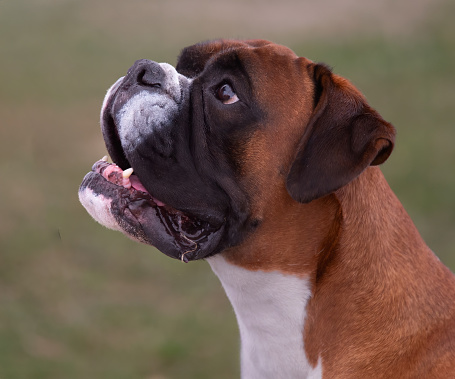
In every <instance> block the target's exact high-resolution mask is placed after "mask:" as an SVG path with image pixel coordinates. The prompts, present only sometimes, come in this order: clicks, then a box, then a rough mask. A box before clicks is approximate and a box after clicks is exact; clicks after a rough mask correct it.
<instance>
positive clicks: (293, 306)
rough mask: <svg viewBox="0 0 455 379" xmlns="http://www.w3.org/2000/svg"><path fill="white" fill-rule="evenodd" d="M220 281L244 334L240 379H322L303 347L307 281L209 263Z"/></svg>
mask: <svg viewBox="0 0 455 379" xmlns="http://www.w3.org/2000/svg"><path fill="white" fill-rule="evenodd" d="M208 262H209V264H210V266H211V267H212V269H213V271H214V272H215V274H216V275H217V276H218V278H219V279H220V280H221V283H222V284H223V287H224V289H225V291H226V294H227V296H228V298H229V300H230V301H231V304H232V306H233V308H234V311H235V314H236V316H237V322H238V325H239V329H240V337H241V341H242V345H241V371H242V378H248V379H267V378H270V379H272V378H306V377H311V376H308V375H309V374H310V373H312V375H313V377H314V378H317V377H320V376H317V375H316V372H317V371H318V370H319V371H320V366H318V367H316V368H314V369H313V367H311V366H310V365H309V363H308V360H307V359H306V356H305V349H304V346H303V329H304V322H305V318H306V311H305V310H306V305H307V303H308V300H309V298H310V296H311V285H310V281H309V279H308V278H301V277H298V276H293V275H285V274H282V273H280V272H263V271H250V270H247V269H244V268H242V267H239V266H236V265H233V264H231V263H229V262H228V261H227V260H226V259H225V258H224V257H223V256H222V255H217V256H214V257H212V258H209V259H208Z"/></svg>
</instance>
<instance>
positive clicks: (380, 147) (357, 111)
mask: <svg viewBox="0 0 455 379" xmlns="http://www.w3.org/2000/svg"><path fill="white" fill-rule="evenodd" d="M314 82H315V91H314V93H315V104H316V105H315V108H314V111H313V115H312V116H311V119H310V122H309V124H308V126H307V128H306V130H305V134H304V136H303V137H302V140H301V142H300V145H299V148H298V150H297V154H296V157H295V160H294V162H293V164H292V165H291V169H290V171H289V174H288V177H287V181H286V187H287V190H288V192H289V194H290V195H291V196H292V198H293V199H294V200H297V201H299V202H302V203H307V202H310V201H312V200H314V199H317V198H319V197H322V196H324V195H327V194H329V193H331V192H333V191H336V190H337V189H338V188H341V187H342V186H344V185H346V184H347V183H349V182H350V181H351V180H353V179H354V178H356V177H357V176H358V175H360V174H361V173H362V171H363V170H365V169H366V168H367V167H368V166H369V165H378V164H381V163H383V162H384V161H385V160H386V159H387V158H388V157H389V155H390V153H391V152H392V149H393V144H394V140H395V128H394V127H393V126H392V125H391V124H389V123H388V122H386V121H384V119H383V118H382V117H381V116H380V115H379V114H378V113H377V112H376V111H375V110H374V109H372V108H370V107H369V105H368V104H367V103H366V101H365V99H364V97H363V96H362V95H361V94H360V92H359V91H358V90H357V89H356V88H355V87H354V86H353V85H352V84H350V83H349V82H348V81H347V80H345V79H343V78H341V77H339V76H337V75H334V74H332V72H331V71H330V69H329V68H327V67H326V66H324V65H321V64H317V65H315V66H314Z"/></svg>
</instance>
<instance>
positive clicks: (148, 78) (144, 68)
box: [136, 60, 165, 88]
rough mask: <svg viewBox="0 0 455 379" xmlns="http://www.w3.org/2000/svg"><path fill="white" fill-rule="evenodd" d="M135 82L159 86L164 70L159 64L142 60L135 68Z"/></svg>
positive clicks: (161, 82)
mask: <svg viewBox="0 0 455 379" xmlns="http://www.w3.org/2000/svg"><path fill="white" fill-rule="evenodd" d="M136 73H137V76H136V80H137V83H139V84H142V85H144V86H148V87H154V88H161V87H162V86H163V84H164V80H165V72H164V70H163V69H162V68H161V66H160V65H159V64H158V63H156V62H152V61H145V60H142V61H141V62H140V64H138V65H137V68H136Z"/></svg>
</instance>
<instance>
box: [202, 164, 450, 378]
mask: <svg viewBox="0 0 455 379" xmlns="http://www.w3.org/2000/svg"><path fill="white" fill-rule="evenodd" d="M365 193H367V194H368V196H364V195H363V194H365ZM281 208H285V211H284V212H283V209H280V210H277V212H276V213H275V212H274V211H273V209H272V210H271V214H269V215H268V217H264V222H263V224H262V225H261V229H260V230H258V231H257V232H256V233H254V234H253V235H252V236H251V238H249V239H248V240H247V241H245V243H243V244H242V247H241V249H240V248H232V249H229V250H227V251H225V252H223V253H222V254H220V255H218V256H215V257H212V258H210V259H209V260H208V261H209V263H210V265H211V267H212V269H213V271H214V272H215V273H216V275H217V276H218V277H219V279H220V280H221V283H222V285H223V287H224V289H225V291H226V293H227V296H228V297H229V299H230V301H231V303H232V305H233V308H234V311H235V313H236V316H237V321H238V324H239V329H240V334H241V341H242V347H241V357H242V359H241V361H242V377H244V378H278V377H289V378H292V377H302V378H306V377H309V378H316V377H321V375H322V374H321V372H322V371H323V372H324V374H328V375H329V377H330V375H331V374H332V373H336V371H331V370H335V369H334V366H333V365H334V364H335V363H334V362H337V361H338V360H339V359H340V357H344V358H342V360H349V361H350V362H349V364H348V365H347V366H346V367H355V366H356V365H359V364H360V363H359V362H366V361H368V362H374V364H373V363H371V364H369V366H368V367H369V369H372V370H374V369H377V370H378V372H385V370H386V368H384V367H379V365H380V364H381V361H380V360H379V361H378V360H375V359H374V356H375V355H378V356H380V355H381V354H397V355H399V354H398V353H399V352H400V351H401V353H400V354H402V351H403V346H402V344H398V343H393V341H394V340H397V339H399V338H400V335H414V334H416V333H418V332H419V330H422V328H426V327H428V326H429V325H430V324H431V322H433V320H434V319H435V317H436V318H437V317H438V315H441V314H444V313H446V314H448V316H447V317H452V316H450V315H455V309H454V305H453V304H452V300H450V299H455V293H453V288H454V287H455V286H453V285H452V286H451V285H450V284H449V283H453V281H454V279H453V276H452V275H451V273H450V272H449V270H448V269H446V268H445V267H444V266H443V265H441V264H440V263H439V260H438V259H437V258H436V256H435V255H434V254H433V253H432V252H431V251H430V250H429V248H428V247H427V246H426V245H425V243H424V242H423V240H422V239H421V237H420V235H419V233H418V232H417V230H416V228H415V227H414V225H413V223H412V222H411V220H410V219H409V216H408V215H407V213H406V212H405V211H404V209H403V207H402V206H401V204H400V202H399V201H398V199H397V198H396V197H395V195H394V194H393V192H392V191H391V189H390V188H389V186H388V184H387V182H386V181H385V179H384V177H383V176H382V173H381V172H380V170H379V169H378V168H369V169H367V170H366V171H365V172H364V173H363V174H362V175H361V176H360V177H359V178H357V179H356V180H354V181H353V182H351V183H350V184H349V185H347V186H346V187H344V188H343V189H341V190H339V191H337V193H335V194H332V195H329V196H327V197H326V198H323V199H318V200H315V201H313V202H311V203H309V204H297V203H296V204H294V205H293V206H289V203H285V202H282V203H281ZM280 211H281V212H280ZM278 215H281V216H278ZM276 217H281V219H276ZM283 217H284V219H283ZM268 220H270V221H271V222H267V221H268ZM276 225H285V226H286V228H284V229H283V228H282V229H279V230H275V229H274V226H276ZM423 272H425V275H422V273H423ZM422 277H425V278H429V279H425V281H424V280H423V279H422ZM441 291H442V292H441ZM423 293H425V294H426V296H425V297H423V298H422V294H423ZM438 293H439V294H440V293H446V294H447V299H448V300H447V301H443V300H441V298H440V295H438ZM432 295H434V299H435V300H434V301H433V300H432V299H431V296H432ZM429 297H430V298H429ZM436 299H437V300H436ZM423 307H425V308H423ZM391 312H394V313H395V315H392V316H391ZM439 317H440V316H439ZM396 319H400V320H404V321H403V322H402V323H400V325H397V323H396V322H395V320H396ZM378 327H380V329H381V330H382V332H381V333H379V334H378ZM386 331H387V333H386ZM359 341H364V342H365V341H367V345H368V346H367V345H365V349H361V350H362V351H360V350H357V351H349V353H346V351H345V349H346V346H359V343H360V342H359ZM367 347H368V348H367ZM413 348H416V347H413V346H410V347H409V349H410V350H409V351H410V354H411V353H412V349H413ZM400 349H401V350H400ZM386 350H387V351H386ZM395 350H396V351H395ZM359 354H360V355H362V356H361V357H360V356H359ZM368 355H370V356H368ZM402 356H403V354H402ZM370 359H371V361H370ZM403 359H404V358H403ZM321 364H322V365H321ZM365 370H366V369H365ZM364 374H365V375H366V376H364V377H368V375H370V374H371V375H373V372H369V371H365V372H364ZM390 374H391V375H392V376H393V375H394V374H393V373H392V372H391V373H390ZM371 375H370V376H371Z"/></svg>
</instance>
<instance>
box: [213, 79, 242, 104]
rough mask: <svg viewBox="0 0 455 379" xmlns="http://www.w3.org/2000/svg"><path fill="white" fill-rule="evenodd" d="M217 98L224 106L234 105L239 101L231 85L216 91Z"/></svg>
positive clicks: (223, 86)
mask: <svg viewBox="0 0 455 379" xmlns="http://www.w3.org/2000/svg"><path fill="white" fill-rule="evenodd" d="M216 97H217V99H218V100H220V101H221V102H222V103H223V104H234V103H236V102H237V101H239V98H238V97H237V95H236V94H235V92H234V90H233V89H232V87H231V86H230V85H229V84H227V83H226V84H223V85H222V86H220V87H219V88H218V89H217V90H216Z"/></svg>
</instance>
